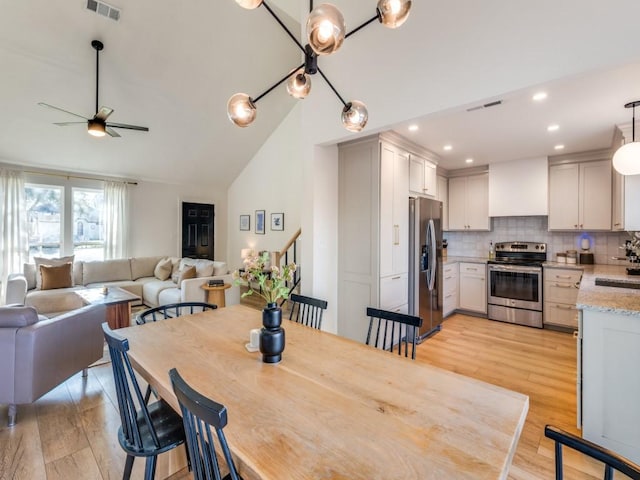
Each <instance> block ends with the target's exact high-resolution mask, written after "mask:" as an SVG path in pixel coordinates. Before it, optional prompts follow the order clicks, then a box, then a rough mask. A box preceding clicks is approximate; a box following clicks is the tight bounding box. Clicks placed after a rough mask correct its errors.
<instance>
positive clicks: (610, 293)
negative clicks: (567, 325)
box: [576, 265, 640, 317]
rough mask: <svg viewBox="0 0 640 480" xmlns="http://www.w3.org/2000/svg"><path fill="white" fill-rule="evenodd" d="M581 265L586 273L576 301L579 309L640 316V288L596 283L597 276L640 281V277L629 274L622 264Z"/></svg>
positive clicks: (625, 280) (622, 280) (608, 278)
mask: <svg viewBox="0 0 640 480" xmlns="http://www.w3.org/2000/svg"><path fill="white" fill-rule="evenodd" d="M580 267H581V268H582V269H583V270H584V273H583V275H582V281H581V282H580V290H579V292H578V300H577V302H576V306H577V307H578V308H579V309H581V310H595V311H600V312H612V313H618V314H622V315H634V316H638V317H640V290H638V289H634V288H620V287H604V286H599V285H596V278H604V279H607V280H616V281H621V282H634V281H637V282H640V277H638V276H634V275H627V273H626V266H621V265H580Z"/></svg>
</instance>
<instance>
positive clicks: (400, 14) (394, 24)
mask: <svg viewBox="0 0 640 480" xmlns="http://www.w3.org/2000/svg"><path fill="white" fill-rule="evenodd" d="M409 10H411V0H379V1H378V16H379V20H380V23H382V24H383V25H384V26H385V27H389V28H398V27H399V26H400V25H402V24H403V23H404V22H405V21H406V20H407V17H408V16H409Z"/></svg>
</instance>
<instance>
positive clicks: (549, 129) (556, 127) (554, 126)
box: [547, 123, 560, 132]
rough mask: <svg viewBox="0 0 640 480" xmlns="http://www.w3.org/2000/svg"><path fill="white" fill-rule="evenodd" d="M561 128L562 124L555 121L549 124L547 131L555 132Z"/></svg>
mask: <svg viewBox="0 0 640 480" xmlns="http://www.w3.org/2000/svg"><path fill="white" fill-rule="evenodd" d="M559 128H560V125H558V124H557V123H554V124H552V125H549V126H548V127H547V132H555V131H556V130H558V129H559Z"/></svg>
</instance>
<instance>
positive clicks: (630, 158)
mask: <svg viewBox="0 0 640 480" xmlns="http://www.w3.org/2000/svg"><path fill="white" fill-rule="evenodd" d="M638 105H640V100H636V101H634V102H630V103H627V104H626V105H625V106H624V108H633V114H632V120H631V132H632V133H631V142H630V143H626V144H624V145H623V146H621V147H620V148H619V149H618V150H617V151H616V153H615V154H614V155H613V168H615V169H616V171H617V172H618V173H621V174H622V175H639V174H640V142H636V107H637V106H638Z"/></svg>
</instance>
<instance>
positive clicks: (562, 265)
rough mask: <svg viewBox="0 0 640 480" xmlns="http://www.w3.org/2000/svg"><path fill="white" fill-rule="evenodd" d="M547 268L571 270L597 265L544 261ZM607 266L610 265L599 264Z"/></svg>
mask: <svg viewBox="0 0 640 480" xmlns="http://www.w3.org/2000/svg"><path fill="white" fill-rule="evenodd" d="M542 266H543V267H545V268H566V269H569V270H584V269H585V268H586V267H594V266H595V265H581V264H579V263H559V262H544V263H543V264H542ZM598 266H603V267H606V266H608V265H598Z"/></svg>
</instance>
